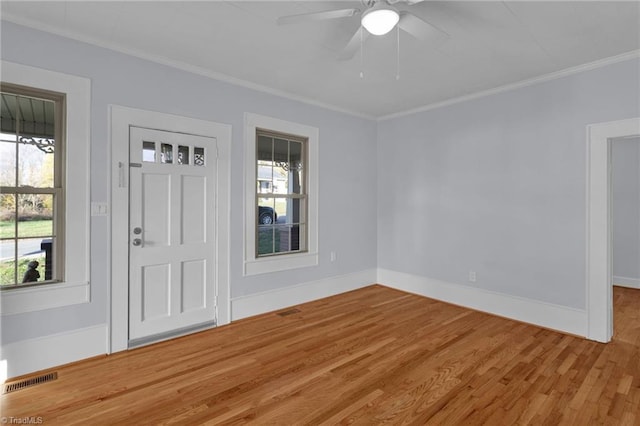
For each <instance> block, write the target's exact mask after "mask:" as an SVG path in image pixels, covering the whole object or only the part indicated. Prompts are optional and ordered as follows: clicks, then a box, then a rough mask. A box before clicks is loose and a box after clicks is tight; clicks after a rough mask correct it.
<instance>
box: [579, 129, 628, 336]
mask: <svg viewBox="0 0 640 426" xmlns="http://www.w3.org/2000/svg"><path fill="white" fill-rule="evenodd" d="M638 135H640V118H630V119H626V120H620V121H612V122H607V123H598V124H592V125H589V126H588V127H587V258H586V265H587V271H586V281H587V289H586V290H587V322H588V323H587V337H588V338H589V339H592V340H597V341H599V342H608V341H610V340H611V337H612V336H613V289H612V283H611V278H612V277H611V275H612V273H611V262H612V256H611V253H612V250H611V246H612V244H611V140H612V139H616V138H622V137H631V136H638Z"/></svg>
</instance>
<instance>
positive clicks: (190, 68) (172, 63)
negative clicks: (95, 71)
mask: <svg viewBox="0 0 640 426" xmlns="http://www.w3.org/2000/svg"><path fill="white" fill-rule="evenodd" d="M2 20H3V21H7V22H11V23H13V24H17V25H22V26H24V27H28V28H31V29H34V30H38V31H42V32H45V33H50V34H54V35H57V36H60V37H64V38H68V39H71V40H75V41H78V42H81V43H86V44H90V45H92V46H97V47H100V48H103V49H108V50H112V51H114V52H117V53H122V54H124V55H128V56H133V57H136V58H139V59H144V60H146V61H149V62H154V63H157V64H160V65H165V66H168V67H171V68H175V69H179V70H181V71H186V72H188V73H191V74H196V75H200V76H203V77H207V78H210V79H213V80H217V81H220V82H223V83H229V84H232V85H235V86H239V87H243V88H246V89H251V90H255V91H257V92H262V93H266V94H269V95H273V96H278V97H281V98H285V99H289V100H292V101H296V102H301V103H304V104H307V105H311V106H315V107H319V108H324V109H328V110H331V111H335V112H339V113H342V114H348V115H351V116H355V117H358V118H364V119H366V120H376V117H375V116H372V115H368V114H363V113H361V112H358V111H352V110H350V109H347V108H341V107H339V106H336V105H332V104H327V103H324V102H319V101H316V100H314V99H310V98H307V97H304V96H299V95H296V94H293V93H290V92H287V91H285V90H280V89H275V88H273V87H269V86H264V85H261V84H258V83H253V82H250V81H247V80H243V79H240V78H237V77H233V76H230V75H227V74H224V73H220V72H216V71H211V70H208V69H206V68H203V67H199V66H196V65H191V64H187V63H185V62H181V61H176V60H173V59H169V58H167V57H164V56H159V55H152V54H149V53H146V52H143V51H140V50H137V49H129V48H125V47H122V46H120V45H117V44H115V43H108V42H105V41H103V40H98V39H96V38H93V37H87V36H85V35H81V34H77V33H76V32H74V31H69V30H65V29H60V28H57V27H54V26H52V25H46V24H44V25H43V24H42V23H40V22H35V21H32V20H30V19H25V18H23V17H17V16H14V15H11V14H9V13H3V14H2Z"/></svg>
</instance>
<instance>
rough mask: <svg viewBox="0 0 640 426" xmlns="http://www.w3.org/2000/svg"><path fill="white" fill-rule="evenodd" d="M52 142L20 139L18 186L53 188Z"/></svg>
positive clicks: (48, 140)
mask: <svg viewBox="0 0 640 426" xmlns="http://www.w3.org/2000/svg"><path fill="white" fill-rule="evenodd" d="M54 149H55V145H54V140H53V139H39V138H24V137H21V138H20V142H19V143H18V186H33V187H38V188H53V186H54V182H53V176H54V175H53V168H54V154H53V152H54Z"/></svg>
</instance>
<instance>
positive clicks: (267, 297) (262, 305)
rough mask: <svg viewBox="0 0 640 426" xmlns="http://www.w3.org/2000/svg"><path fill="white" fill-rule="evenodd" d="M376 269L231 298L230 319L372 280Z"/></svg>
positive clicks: (327, 293)
mask: <svg viewBox="0 0 640 426" xmlns="http://www.w3.org/2000/svg"><path fill="white" fill-rule="evenodd" d="M376 276H377V273H376V269H368V270H364V271H360V272H355V273H352V274H346V275H339V276H336V277H330V278H325V279H322V280H318V281H310V282H306V283H302V284H298V285H295V286H291V287H286V288H279V289H275V290H271V291H265V292H262V293H256V294H250V295H247V296H241V297H234V298H232V299H231V321H237V320H239V319H242V318H247V317H250V316H254V315H259V314H264V313H266V312H271V311H275V310H278V309H282V308H286V307H288V306H293V305H299V304H300V303H305V302H310V301H312V300H317V299H321V298H323V297H328V296H333V295H336V294H340V293H344V292H347V291H350V290H355V289H358V288H362V287H366V286H368V285H371V284H375V283H376Z"/></svg>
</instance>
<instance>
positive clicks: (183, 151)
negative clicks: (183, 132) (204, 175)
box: [178, 145, 189, 164]
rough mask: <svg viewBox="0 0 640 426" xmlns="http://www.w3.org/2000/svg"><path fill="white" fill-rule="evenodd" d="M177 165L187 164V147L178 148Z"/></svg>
mask: <svg viewBox="0 0 640 426" xmlns="http://www.w3.org/2000/svg"><path fill="white" fill-rule="evenodd" d="M178 164H189V147H188V146H183V145H180V146H178Z"/></svg>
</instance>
